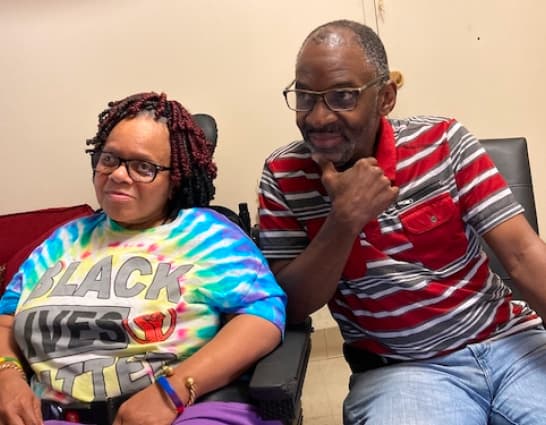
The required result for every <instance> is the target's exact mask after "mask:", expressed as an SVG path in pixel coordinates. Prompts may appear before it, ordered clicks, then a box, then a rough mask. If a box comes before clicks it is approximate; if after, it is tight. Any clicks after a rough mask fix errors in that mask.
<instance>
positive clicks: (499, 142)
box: [480, 137, 538, 299]
mask: <svg viewBox="0 0 546 425" xmlns="http://www.w3.org/2000/svg"><path fill="white" fill-rule="evenodd" d="M480 142H481V144H482V146H483V147H484V148H485V150H486V151H487V153H488V154H489V156H490V157H491V159H492V160H493V162H494V163H495V165H496V166H497V168H498V170H499V172H500V173H501V174H502V176H503V177H504V179H505V180H506V182H507V183H508V186H509V187H510V189H511V190H512V192H513V193H514V196H515V198H516V200H517V201H518V202H519V203H520V204H521V205H522V206H523V208H524V209H525V218H527V221H528V222H529V224H530V225H531V227H532V228H533V229H534V230H535V231H536V232H537V233H538V223H537V214H536V206H535V196H534V193H533V183H532V179H531V169H530V167H529V155H528V151H527V141H526V140H525V138H524V137H514V138H504V139H483V140H480ZM482 246H483V248H484V250H485V252H486V253H487V255H488V256H489V265H490V267H491V269H492V270H493V271H494V272H495V273H497V274H498V275H499V276H500V277H501V278H502V280H504V281H505V282H506V284H507V285H508V286H510V288H511V289H512V291H513V292H514V298H516V299H518V298H520V293H519V291H518V289H517V288H516V287H514V285H513V284H512V279H511V278H510V276H509V275H508V273H507V272H506V270H505V269H504V267H503V266H502V264H501V263H500V261H499V259H498V258H497V257H496V255H495V254H494V253H493V251H492V250H491V249H490V248H489V246H488V245H487V244H486V243H485V241H482Z"/></svg>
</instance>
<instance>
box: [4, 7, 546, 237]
mask: <svg viewBox="0 0 546 425" xmlns="http://www.w3.org/2000/svg"><path fill="white" fill-rule="evenodd" d="M374 5H377V6H378V7H379V8H380V9H381V10H380V11H379V13H377V16H376V10H375V9H374ZM0 11H1V12H0V75H1V78H0V93H1V95H0V134H1V143H2V154H1V155H2V157H1V158H2V161H1V164H2V165H1V167H0V214H2V213H7V212H13V211H19V210H25V209H34V208H40V207H50V206H59V205H70V204H75V203H81V202H87V203H90V204H92V205H93V206H96V203H95V200H94V195H93V191H92V187H91V181H90V171H89V161H88V158H87V157H86V156H85V155H84V154H83V150H84V148H85V144H84V142H85V139H87V138H89V137H91V136H92V135H93V133H94V130H95V126H96V116H97V114H98V112H99V111H100V110H102V109H103V108H104V107H105V105H106V102H107V101H109V100H112V99H117V98H120V97H123V96H125V95H127V94H130V93H134V92H137V91H146V90H156V91H165V92H166V93H168V94H169V95H170V96H171V97H174V98H176V99H178V100H180V101H181V102H182V103H183V104H184V105H185V106H187V107H188V108H189V109H190V110H191V111H192V112H208V113H211V114H213V115H214V116H215V117H216V118H217V121H218V124H219V127H220V140H219V147H218V150H217V154H216V159H217V162H218V165H219V168H220V174H219V177H218V180H217V197H216V202H217V203H221V204H225V205H228V206H232V207H235V206H236V205H237V203H238V202H240V201H243V200H244V201H248V202H250V204H251V208H252V210H254V207H255V202H254V200H255V189H256V184H257V179H258V177H259V174H260V170H261V166H262V163H263V159H264V157H265V156H266V155H267V154H268V153H269V152H270V151H271V150H273V149H274V148H275V147H278V146H280V145H281V144H285V143H287V142H288V141H290V140H292V139H294V138H296V137H298V132H297V129H296V127H295V125H294V124H293V114H292V113H291V112H290V111H288V110H287V109H286V107H285V105H284V102H283V99H282V96H281V90H282V88H283V87H284V85H285V84H287V83H288V82H289V81H290V79H291V77H292V75H293V64H294V58H295V55H296V52H297V50H298V48H299V45H300V43H301V41H302V39H303V37H304V36H305V35H306V34H307V33H308V31H309V30H311V29H312V28H313V27H315V26H316V25H318V24H320V23H323V22H325V21H327V20H330V19H335V18H340V17H347V18H350V19H355V20H359V21H361V22H362V21H364V22H367V23H368V24H370V25H371V26H373V27H377V28H378V30H379V32H380V35H381V36H382V37H383V39H384V41H385V44H386V46H387V49H388V52H389V57H390V61H391V65H392V67H393V68H396V69H400V70H402V72H403V73H404V76H405V79H406V84H405V86H404V88H403V89H402V90H401V92H400V96H399V104H398V106H397V108H396V109H395V111H394V113H393V115H394V116H404V115H408V114H417V113H435V114H442V115H452V116H455V117H457V118H459V119H460V120H461V121H462V122H463V123H464V124H466V125H467V127H469V128H470V129H471V130H472V131H473V132H474V133H475V134H477V135H478V136H479V137H496V136H519V135H524V136H527V137H528V139H529V144H530V152H531V156H532V158H531V160H532V166H533V172H534V179H535V187H536V196H537V202H538V208H539V219H540V220H541V222H542V223H545V224H541V226H542V228H543V229H546V227H545V226H546V222H545V221H544V220H546V188H545V185H546V175H545V173H546V170H545V169H543V168H542V167H541V165H542V164H541V160H540V158H545V157H546V155H545V149H546V147H545V146H544V145H543V144H541V138H540V135H539V123H540V119H541V118H542V99H543V98H544V96H545V94H546V92H545V88H544V84H543V82H542V81H541V78H542V77H543V76H545V75H546V65H545V64H546V54H545V53H546V51H545V49H546V48H545V47H544V42H543V39H544V31H543V26H541V24H542V25H543V22H544V20H545V17H546V3H545V2H544V1H543V0H521V1H515V0H480V1H479V2H477V1H473V0H460V1H458V2H453V1H451V0H412V1H411V2H410V1H407V0H384V1H380V0H376V1H373V0H335V1H333V0H298V1H292V0H277V1H274V2H265V1H259V0H224V1H221V0H199V1H192V2H190V1H186V0H158V1H154V2H151V1H148V0H116V1H108V0H94V1H91V0H87V1H84V0H80V1H74V0H47V1H33V0H18V1H16V2H15V1H8V0H0ZM478 38H479V39H478ZM539 114H540V115H539Z"/></svg>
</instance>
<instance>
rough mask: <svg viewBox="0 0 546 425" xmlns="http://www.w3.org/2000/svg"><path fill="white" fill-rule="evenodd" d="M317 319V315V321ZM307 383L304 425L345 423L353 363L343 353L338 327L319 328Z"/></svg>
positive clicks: (314, 337)
mask: <svg viewBox="0 0 546 425" xmlns="http://www.w3.org/2000/svg"><path fill="white" fill-rule="evenodd" d="M315 322H316V320H315V318H313V323H315ZM311 338H312V350H311V357H310V361H309V364H308V366H307V375H306V378H305V382H304V385H303V394H302V405H303V424H304V425H342V413H341V408H342V403H343V399H344V398H345V395H346V394H347V385H348V382H349V367H348V366H347V364H346V363H345V360H344V359H343V356H342V354H341V344H342V340H341V336H340V334H339V331H338V329H337V327H327V328H323V329H317V328H316V325H315V332H313V334H312V336H311Z"/></svg>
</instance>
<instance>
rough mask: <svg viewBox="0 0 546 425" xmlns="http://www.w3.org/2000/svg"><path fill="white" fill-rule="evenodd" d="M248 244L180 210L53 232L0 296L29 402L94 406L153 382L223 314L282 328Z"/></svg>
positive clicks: (271, 289) (215, 221) (212, 220)
mask: <svg viewBox="0 0 546 425" xmlns="http://www.w3.org/2000/svg"><path fill="white" fill-rule="evenodd" d="M266 264H267V263H266V261H265V259H264V258H263V257H262V255H261V253H260V251H259V250H258V249H257V247H256V246H255V245H254V243H253V242H252V241H251V240H250V239H249V238H248V237H247V236H246V235H245V234H244V233H243V232H242V231H241V230H240V229H239V228H238V227H236V226H235V225H233V224H231V222H229V221H228V220H227V219H226V218H225V217H223V216H221V215H220V214H218V213H216V212H214V211H212V210H209V209H205V208H192V209H186V210H181V211H180V213H179V215H178V217H177V218H176V219H175V220H174V221H172V222H170V223H168V224H164V225H161V226H158V227H155V228H151V229H147V230H139V231H135V230H127V229H124V228H122V227H120V226H119V225H117V224H116V223H115V222H113V221H112V220H110V219H109V218H108V217H106V216H105V215H104V214H96V215H94V216H91V217H86V218H82V219H78V220H75V221H73V222H71V223H69V224H67V225H64V226H62V227H60V228H58V229H57V230H56V231H55V232H54V233H53V234H52V235H51V236H50V237H49V238H48V239H46V240H45V241H44V242H43V243H42V244H41V245H40V246H39V247H38V248H37V249H36V250H35V251H34V252H33V253H32V254H31V256H30V257H29V258H28V259H27V260H26V261H25V262H24V263H23V264H22V265H21V268H20V270H19V271H18V273H17V274H16V275H15V276H14V277H13V279H12V281H11V282H10V284H9V286H8V288H7V291H6V293H5V295H4V297H3V298H2V300H0V313H2V314H13V313H15V321H14V322H15V324H14V331H15V337H16V340H17V343H18V345H19V347H20V348H21V350H22V353H23V354H24V357H25V358H26V359H27V360H28V362H29V364H30V365H31V367H32V369H33V370H34V372H35V374H36V377H37V379H34V380H33V383H32V386H33V389H34V390H35V392H36V393H37V395H39V396H40V397H43V398H49V399H56V400H59V401H65V402H66V401H71V400H73V399H76V400H81V401H94V400H104V399H106V398H110V397H116V396H119V395H122V394H131V393H134V392H136V391H138V390H141V389H143V388H145V387H147V386H148V385H150V384H151V383H152V382H153V374H154V373H155V372H156V371H158V370H159V369H160V368H161V366H162V365H164V364H170V365H176V364H177V363H178V362H179V361H181V360H184V359H185V358H187V357H188V356H191V355H192V354H193V353H194V352H196V351H197V350H199V348H200V347H202V346H203V345H204V344H206V343H207V341H209V340H210V339H211V338H212V337H213V336H214V335H215V334H216V332H217V331H218V329H219V326H220V325H221V323H220V322H221V314H222V313H234V314H242V313H245V314H251V315H256V316H259V317H262V318H264V319H266V320H268V321H270V322H272V323H274V324H275V325H276V326H277V327H278V328H279V329H280V330H281V331H283V329H284V322H285V303H286V297H285V294H284V292H283V290H282V289H281V288H280V287H279V286H278V284H277V283H276V281H275V279H274V277H273V275H272V274H271V272H270V270H269V269H268V267H267V265H266Z"/></svg>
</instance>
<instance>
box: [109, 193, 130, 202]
mask: <svg viewBox="0 0 546 425" xmlns="http://www.w3.org/2000/svg"><path fill="white" fill-rule="evenodd" d="M105 195H106V196H107V197H108V198H110V199H112V200H114V201H127V200H130V199H132V198H133V197H132V196H131V195H129V194H128V193H125V192H117V191H107V192H105Z"/></svg>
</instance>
